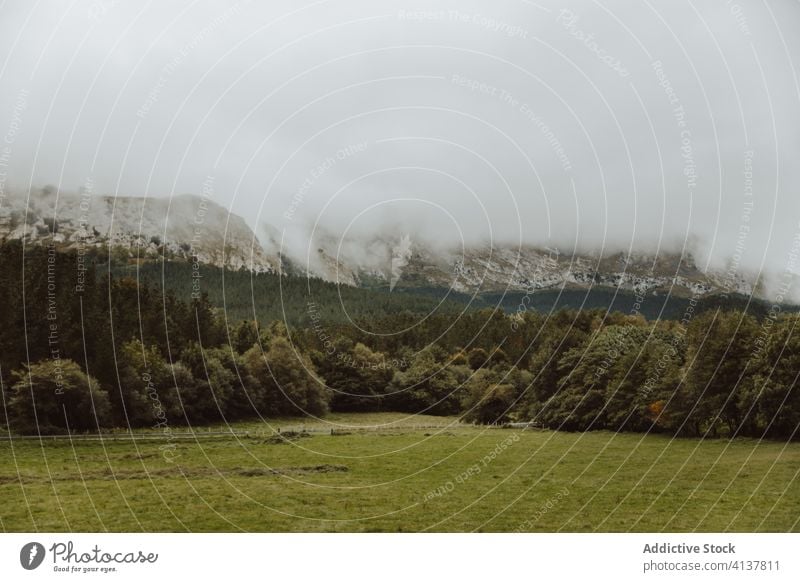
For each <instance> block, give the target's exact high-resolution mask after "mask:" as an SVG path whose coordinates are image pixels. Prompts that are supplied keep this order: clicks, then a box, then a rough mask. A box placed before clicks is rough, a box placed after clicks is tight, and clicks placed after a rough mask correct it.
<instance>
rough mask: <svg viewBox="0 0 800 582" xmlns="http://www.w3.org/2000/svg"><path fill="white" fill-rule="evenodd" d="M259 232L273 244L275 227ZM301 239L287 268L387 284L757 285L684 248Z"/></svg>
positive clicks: (699, 291)
mask: <svg viewBox="0 0 800 582" xmlns="http://www.w3.org/2000/svg"><path fill="white" fill-rule="evenodd" d="M266 238H267V240H268V244H269V245H272V247H273V248H276V249H277V248H278V243H277V240H279V239H278V238H277V237H276V236H275V235H274V234H273V235H267V237H266ZM308 246H309V248H310V249H311V250H314V251H315V252H308V253H306V254H305V255H302V254H297V255H295V256H292V255H289V256H287V254H286V253H283V254H282V258H283V262H284V264H291V265H292V270H293V272H297V273H305V274H309V275H312V276H315V277H319V278H321V279H323V280H326V281H333V282H338V283H343V284H347V285H354V286H361V287H375V288H387V289H388V290H390V291H393V290H395V289H397V290H402V289H414V288H417V289H419V288H430V287H433V288H444V289H452V290H453V291H456V292H458V293H461V294H466V295H475V294H486V293H491V294H497V293H504V292H510V293H520V292H522V293H533V292H536V291H541V290H558V289H569V290H575V289H588V288H606V289H612V290H620V291H624V292H630V293H634V294H640V295H658V294H667V293H669V294H671V295H678V296H681V297H695V296H704V295H711V294H739V295H752V294H753V293H754V292H755V291H756V286H755V284H754V282H752V281H749V280H748V279H747V278H745V277H743V276H741V275H740V274H738V273H736V272H735V271H729V272H724V271H713V270H706V271H703V270H701V269H700V268H699V267H698V266H697V265H696V263H695V261H694V259H693V257H692V256H691V255H689V254H684V255H673V254H660V255H658V256H651V255H647V254H626V253H621V252H608V253H605V254H600V253H599V252H595V253H588V254H583V255H578V254H574V253H572V252H567V251H563V250H560V249H557V248H551V247H546V248H536V247H532V246H524V245H523V246H511V245H490V244H483V245H476V246H472V247H467V248H448V247H443V246H441V245H438V244H430V243H426V242H423V241H420V240H414V239H413V238H412V237H411V236H410V235H409V234H398V235H396V236H388V235H381V236H372V237H367V238H362V239H355V240H350V241H341V240H339V239H338V238H337V237H336V236H334V235H332V234H330V233H325V232H321V233H320V232H319V231H318V230H317V234H315V236H314V238H313V240H312V241H311V242H310V244H308Z"/></svg>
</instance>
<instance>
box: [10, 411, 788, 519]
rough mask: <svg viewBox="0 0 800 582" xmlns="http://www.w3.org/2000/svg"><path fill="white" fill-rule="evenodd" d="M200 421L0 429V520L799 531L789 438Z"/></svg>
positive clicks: (378, 418)
mask: <svg viewBox="0 0 800 582" xmlns="http://www.w3.org/2000/svg"><path fill="white" fill-rule="evenodd" d="M331 429H333V431H331ZM205 430H206V431H210V432H212V433H214V434H205V435H199V436H197V437H196V438H195V437H189V438H178V437H177V436H176V435H173V437H175V438H172V439H171V440H168V439H164V438H152V439H151V438H141V437H148V436H153V437H157V436H158V435H159V433H156V432H153V433H152V435H150V433H149V432H148V431H139V432H137V435H138V437H140V438H137V439H135V440H131V439H127V438H122V437H121V436H120V435H117V436H116V437H114V438H105V439H103V440H102V441H100V440H91V441H86V440H73V441H70V440H50V439H48V440H43V441H41V442H40V441H39V440H37V439H26V440H13V441H8V440H6V441H0V531H6V532H12V531H52V532H63V531H113V532H119V531H122V532H139V531H160V532H173V531H175V532H182V531H192V532H236V531H250V532H253V531H259V532H273V531H274V532H284V531H303V532H316V531H325V532H336V531H356V532H411V531H448V532H450V531H454V532H462V531H503V532H505V531H530V532H555V531H568V532H592V531H613V532H627V531H662V530H663V531H679V532H684V531H706V532H710V531H743V532H750V531H772V532H786V531H795V532H797V531H800V480H798V473H800V444H797V443H793V444H791V443H790V444H786V443H781V442H767V441H761V442H759V441H756V440H748V439H737V440H733V441H729V440H722V439H717V440H705V441H701V440H698V439H688V438H686V439H674V438H671V437H667V436H661V435H643V434H616V433H611V432H589V433H563V432H553V431H545V430H535V429H524V430H523V429H504V428H487V427H481V426H472V425H465V424H462V423H459V422H458V420H457V419H455V418H446V417H425V416H413V417H408V416H406V415H400V414H392V413H385V414H382V413H375V414H333V415H330V416H329V417H327V418H326V419H325V421H324V422H323V421H312V420H305V421H304V420H301V419H282V420H280V421H274V422H272V421H271V422H269V423H268V424H265V423H238V424H234V425H232V426H229V427H223V426H216V427H211V428H207V429H205ZM224 431H234V434H229V435H220V434H217V433H220V432H224ZM278 431H280V432H278ZM175 432H176V433H178V432H184V431H183V429H176V430H175ZM165 445H167V446H168V447H169V448H165ZM165 451H169V452H170V454H169V455H165Z"/></svg>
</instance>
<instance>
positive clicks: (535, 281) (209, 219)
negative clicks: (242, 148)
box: [0, 188, 755, 297]
mask: <svg viewBox="0 0 800 582" xmlns="http://www.w3.org/2000/svg"><path fill="white" fill-rule="evenodd" d="M211 197H212V196H210V195H209V196H192V195H181V196H174V197H172V198H136V197H123V196H117V197H111V196H97V195H92V194H91V193H90V192H87V191H85V190H84V191H82V192H79V193H66V192H58V191H56V190H55V189H53V188H45V189H42V190H40V191H33V192H32V193H31V195H30V197H27V196H22V195H10V196H8V197H7V198H6V199H5V200H3V202H2V204H1V205H0V240H9V239H19V240H24V241H26V242H27V243H30V244H51V243H54V244H55V245H56V247H58V248H62V249H81V248H83V249H85V248H87V247H90V248H95V249H102V250H106V249H109V248H110V249H111V251H112V253H113V255H112V256H113V258H115V259H116V260H118V261H119V260H122V261H123V262H125V261H128V262H130V261H131V260H134V259H148V258H158V257H162V256H163V257H165V258H168V259H185V260H188V261H190V262H198V263H202V264H207V265H214V266H217V267H226V268H228V269H233V270H238V269H246V270H250V271H255V272H262V273H281V274H288V275H292V274H294V275H301V276H313V277H317V278H320V279H322V280H324V281H329V282H334V283H337V284H340V285H348V286H354V287H365V288H377V289H384V290H386V291H391V292H410V291H424V290H430V289H436V290H448V289H449V290H452V291H453V292H457V293H459V294H461V295H464V296H472V295H486V294H490V295H498V294H504V293H512V294H516V295H519V294H532V293H534V292H540V291H563V290H585V289H590V288H591V289H608V290H613V291H622V292H626V293H628V294H635V295H641V296H645V295H647V296H659V295H665V294H669V295H674V296H678V297H695V296H706V295H713V294H740V295H752V294H753V293H754V290H755V286H754V284H753V282H752V281H748V280H746V279H745V278H744V277H742V276H740V275H738V274H737V273H736V272H735V270H734V271H731V272H728V273H726V272H714V271H703V270H701V269H700V268H698V266H697V265H696V264H695V262H694V260H693V258H692V257H691V256H690V255H688V254H687V255H682V256H681V255H669V254H660V255H658V256H656V257H654V256H649V255H647V254H626V253H619V252H613V253H605V254H602V255H601V254H600V253H590V254H585V255H576V254H574V253H571V252H566V251H565V250H562V249H556V248H544V249H542V248H535V247H531V246H518V247H515V246H511V245H489V244H484V245H476V246H472V247H467V248H463V249H462V248H448V247H445V246H442V245H441V244H431V243H426V242H424V241H423V240H420V239H415V237H413V236H412V235H411V234H409V233H402V232H399V233H397V234H388V233H383V234H381V235H370V236H362V237H360V238H359V237H348V238H346V239H344V240H342V239H341V237H339V236H337V235H335V234H334V233H331V232H326V231H324V230H320V229H316V230H315V231H314V232H315V234H314V235H313V236H308V235H306V236H301V237H300V239H297V237H295V238H294V240H302V241H303V242H302V245H298V246H302V247H303V248H289V249H286V248H282V245H281V241H282V240H284V237H283V236H282V233H280V232H279V231H278V230H277V229H275V228H269V227H267V228H265V229H264V234H263V236H262V239H263V245H262V241H260V240H259V238H258V237H256V235H255V234H254V232H253V231H252V229H251V228H250V227H249V226H248V225H247V223H246V222H245V221H244V219H242V218H241V217H239V216H237V215H235V214H233V213H231V212H229V211H228V210H227V209H225V208H223V207H222V206H220V205H218V204H216V203H215V202H213V200H211V199H210V198H211Z"/></svg>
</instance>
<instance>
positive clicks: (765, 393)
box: [0, 243, 800, 439]
mask: <svg viewBox="0 0 800 582" xmlns="http://www.w3.org/2000/svg"><path fill="white" fill-rule="evenodd" d="M97 262H98V261H97V258H96V257H89V258H88V259H87V257H86V256H82V255H80V254H78V253H55V252H53V251H52V249H51V248H49V247H47V246H46V245H45V246H39V247H33V248H28V249H24V248H23V247H22V245H21V244H17V243H11V244H6V245H5V246H4V247H3V252H2V253H0V288H1V289H2V296H3V298H4V306H3V309H2V310H0V380H2V388H3V404H4V408H3V410H4V414H5V419H4V420H3V419H0V422H4V423H6V424H7V425H8V427H9V428H10V430H11V431H13V432H16V433H28V434H36V433H65V432H67V431H70V432H72V431H96V430H98V429H101V428H106V427H148V426H149V427H156V428H161V429H164V430H169V429H170V428H171V427H173V426H178V425H187V424H191V425H194V424H202V423H211V422H220V421H234V420H238V419H249V418H257V417H268V416H284V415H303V414H306V415H313V416H320V415H324V414H325V413H326V412H327V411H328V410H335V411H380V410H383V411H387V410H388V411H402V412H407V413H423V412H424V413H429V414H441V415H460V416H462V417H463V418H464V419H465V420H466V421H470V422H477V423H486V424H496V423H505V422H509V421H515V422H527V423H531V424H532V425H534V426H541V427H547V428H552V429H560V430H575V431H586V430H599V429H606V430H614V431H638V432H641V431H657V432H667V433H671V434H676V435H685V436H702V437H720V436H726V437H727V436H749V437H769V438H777V439H793V438H797V433H798V426H799V425H800V394H799V392H798V389H797V380H798V374H799V373H800V360H798V357H799V356H798V354H800V339H799V338H798V329H797V323H798V321H800V316H798V315H797V314H792V313H786V314H783V313H780V311H781V309H780V308H777V307H775V308H773V309H771V310H769V311H767V312H766V314H765V313H764V312H763V311H761V310H756V311H755V313H748V312H743V311H741V310H738V309H730V308H721V307H720V305H718V304H714V303H713V301H709V302H708V304H706V305H703V301H704V300H702V299H701V300H697V301H695V302H693V303H692V304H690V305H687V307H686V309H685V310H684V312H683V314H682V317H681V318H680V319H676V320H661V321H648V320H646V319H645V318H644V317H642V316H641V315H635V316H634V315H627V314H624V313H620V312H614V311H603V310H567V309H564V310H558V311H553V312H544V313H542V312H537V311H532V310H529V311H526V312H525V313H523V314H519V313H517V314H508V313H506V312H505V311H502V310H500V309H489V308H483V309H480V308H473V309H464V306H463V305H459V304H458V303H455V302H453V303H449V302H445V303H443V304H442V305H439V306H438V308H437V305H438V304H439V301H438V300H436V299H435V298H429V299H430V303H426V302H425V301H421V302H420V301H416V300H412V299H414V298H413V297H411V296H396V295H389V294H381V293H380V292H369V291H366V290H357V289H351V288H339V287H336V286H335V285H330V284H327V283H322V282H311V283H309V282H307V281H306V280H305V279H301V278H284V279H279V278H277V277H273V279H269V278H264V279H259V277H261V276H251V275H250V274H249V273H242V274H235V275H234V276H237V277H246V278H247V280H250V281H251V284H254V285H256V284H257V285H258V290H259V293H258V297H259V299H258V300H257V301H263V302H264V305H267V303H268V302H272V303H271V305H272V306H271V307H265V308H264V311H263V313H265V314H266V317H265V318H262V317H260V316H259V317H257V318H255V319H254V318H253V317H249V318H248V317H237V318H232V317H231V313H230V312H229V311H225V310H223V309H221V308H219V307H217V306H215V305H214V302H213V301H211V299H210V298H209V294H208V293H206V292H205V291H204V290H201V291H198V289H197V287H196V286H195V287H191V286H190V287H189V288H188V289H186V288H183V290H182V291H181V290H179V289H178V288H177V283H176V282H177V281H179V280H181V279H180V277H178V276H177V275H175V276H174V278H173V275H170V274H169V273H170V271H169V269H170V268H171V267H170V266H169V265H162V268H163V271H162V272H164V273H166V275H165V277H164V278H163V279H161V280H158V279H156V278H155V277H153V276H152V275H153V274H154V273H156V272H157V271H154V270H153V267H148V268H147V269H143V270H140V274H141V273H142V271H146V272H149V273H150V275H148V276H143V277H139V278H138V279H136V278H132V277H131V276H130V275H131V274H133V273H135V271H134V272H133V273H132V272H130V271H129V270H128V271H125V270H123V269H122V268H115V269H110V270H109V269H107V268H106V267H104V266H98V264H97ZM187 266H188V267H189V268H190V269H191V265H187ZM148 269H149V271H148ZM181 269H185V267H180V268H179V269H178V271H179V272H180V273H182V276H185V275H186V271H185V270H181ZM208 272H209V271H208V270H205V268H204V270H203V271H202V273H203V274H204V276H205V274H208ZM223 276H224V277H225V280H226V282H227V280H228V278H229V277H230V276H231V274H230V272H228V273H223V272H219V281H220V282H222V280H223ZM209 278H210V277H209ZM253 280H255V281H256V282H257V283H252V281H253ZM170 281H172V283H170ZM238 281H239V283H237V285H234V286H233V287H232V290H233V291H235V292H236V293H238V294H241V295H237V297H238V299H237V301H244V299H243V297H244V296H245V295H247V296H249V297H251V299H249V300H250V301H251V302H252V288H250V290H249V291H245V290H244V289H245V287H244V286H243V284H241V280H238ZM190 282H191V281H190ZM271 285H279V286H280V287H279V289H280V290H281V292H282V294H283V296H284V297H288V298H290V299H291V301H288V302H285V303H283V306H284V307H285V305H287V304H291V305H293V306H294V307H293V309H295V313H294V316H293V317H292V318H286V321H283V319H284V318H282V317H279V316H276V314H282V313H283V310H280V311H276V309H277V308H276V307H275V305H276V301H277V305H281V303H280V296H281V295H280V294H279V295H278V299H277V300H276V297H275V293H276V288H275V287H271ZM200 287H201V289H202V287H203V284H201V286H200ZM206 287H209V286H208V285H207V284H206ZM248 287H250V286H249V285H248ZM225 289H226V292H227V290H228V287H227V283H226V287H225ZM370 298H372V299H374V301H371V299H370ZM416 299H418V298H416ZM348 302H350V303H348ZM382 302H384V303H382ZM301 305H302V306H303V307H302V310H301V309H300V306H301ZM343 306H344V307H345V308H344V309H343ZM258 314H259V309H258V307H257V308H256V315H258ZM287 322H288V323H287Z"/></svg>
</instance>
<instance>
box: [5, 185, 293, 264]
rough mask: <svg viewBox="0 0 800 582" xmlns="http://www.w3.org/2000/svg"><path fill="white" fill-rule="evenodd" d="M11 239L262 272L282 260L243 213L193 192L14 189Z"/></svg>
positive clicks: (9, 208) (8, 226)
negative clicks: (139, 194)
mask: <svg viewBox="0 0 800 582" xmlns="http://www.w3.org/2000/svg"><path fill="white" fill-rule="evenodd" d="M51 236H52V238H51ZM11 239H17V240H24V241H26V242H28V243H36V242H45V241H47V242H49V241H51V240H52V241H54V242H55V243H56V244H57V245H59V246H60V247H62V248H64V249H70V248H78V247H80V246H82V245H83V246H84V248H85V246H86V245H89V246H91V247H95V248H106V249H107V248H108V247H111V248H112V249H114V250H115V252H117V253H123V254H124V253H125V252H127V255H128V257H129V258H154V257H158V256H159V255H160V254H164V255H165V256H167V257H180V258H186V259H189V260H198V261H200V262H202V263H205V264H211V265H216V266H226V267H229V268H232V269H240V268H246V269H250V270H253V271H259V272H264V271H275V270H276V269H277V268H278V266H279V263H278V262H277V260H276V258H274V257H269V256H268V255H267V254H266V253H265V252H264V250H263V248H262V247H261V243H260V242H259V241H258V239H257V238H256V236H255V235H254V234H253V231H252V230H251V229H250V228H249V227H248V226H247V224H246V223H245V222H244V220H243V219H242V218H241V217H239V216H236V215H235V214H231V213H229V212H228V211H227V210H226V209H225V208H223V207H221V206H219V205H218V204H216V203H215V202H213V201H212V200H210V199H209V198H207V197H200V196H191V195H181V196H175V197H173V198H171V199H169V198H134V197H122V196H120V197H111V196H92V195H89V194H88V193H86V192H82V193H79V194H75V193H64V192H55V191H54V190H49V189H45V190H42V191H38V192H32V193H31V196H30V198H28V197H27V196H24V195H20V194H16V195H11V196H9V197H8V198H6V199H5V200H4V201H3V205H2V207H0V240H11ZM117 256H119V254H118V255H117Z"/></svg>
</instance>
